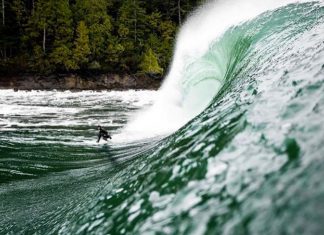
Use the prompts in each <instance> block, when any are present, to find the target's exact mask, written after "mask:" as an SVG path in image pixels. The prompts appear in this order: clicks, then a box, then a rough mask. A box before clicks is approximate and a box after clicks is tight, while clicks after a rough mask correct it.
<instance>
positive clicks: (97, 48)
mask: <svg viewBox="0 0 324 235" xmlns="http://www.w3.org/2000/svg"><path fill="white" fill-rule="evenodd" d="M110 5H111V3H110V2H109V1H107V0H96V1H93V0H77V1H76V4H75V7H74V8H75V9H76V10H75V12H76V13H75V18H76V20H77V21H84V22H85V24H86V26H87V27H88V29H89V45H90V49H91V56H92V61H97V62H98V63H99V62H100V61H101V60H102V59H103V58H104V57H105V56H104V55H105V52H106V50H107V41H108V39H109V37H110V35H111V34H110V32H111V31H112V22H111V17H110V16H109V15H108V14H107V9H108V7H109V6H110Z"/></svg>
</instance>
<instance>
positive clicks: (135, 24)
mask: <svg viewBox="0 0 324 235" xmlns="http://www.w3.org/2000/svg"><path fill="white" fill-rule="evenodd" d="M134 8H135V12H134V14H135V21H134V27H135V35H134V39H135V42H136V41H137V7H136V0H134Z"/></svg>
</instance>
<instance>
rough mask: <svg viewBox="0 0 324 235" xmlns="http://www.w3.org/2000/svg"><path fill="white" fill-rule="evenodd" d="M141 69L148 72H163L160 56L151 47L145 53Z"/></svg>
mask: <svg viewBox="0 0 324 235" xmlns="http://www.w3.org/2000/svg"><path fill="white" fill-rule="evenodd" d="M140 68H141V71H142V72H144V73H146V74H162V73H163V69H162V68H161V67H160V65H159V62H158V58H157V57H156V55H155V54H154V52H153V50H152V49H151V48H149V49H148V50H147V51H146V52H145V54H144V55H143V60H142V63H141V64H140Z"/></svg>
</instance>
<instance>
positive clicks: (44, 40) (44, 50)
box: [43, 24, 46, 54]
mask: <svg viewBox="0 0 324 235" xmlns="http://www.w3.org/2000/svg"><path fill="white" fill-rule="evenodd" d="M43 52H44V54H45V53H46V26H45V24H44V32H43Z"/></svg>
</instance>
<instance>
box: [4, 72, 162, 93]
mask: <svg viewBox="0 0 324 235" xmlns="http://www.w3.org/2000/svg"><path fill="white" fill-rule="evenodd" d="M160 85H161V79H156V78H151V77H149V76H135V75H117V74H105V75H91V76H84V75H83V76H80V75H76V74H69V75H51V76H46V77H45V76H35V75H20V76H8V77H2V76H0V89H14V90H72V91H79V90H128V89H148V90H156V89H158V88H159V87H160Z"/></svg>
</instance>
